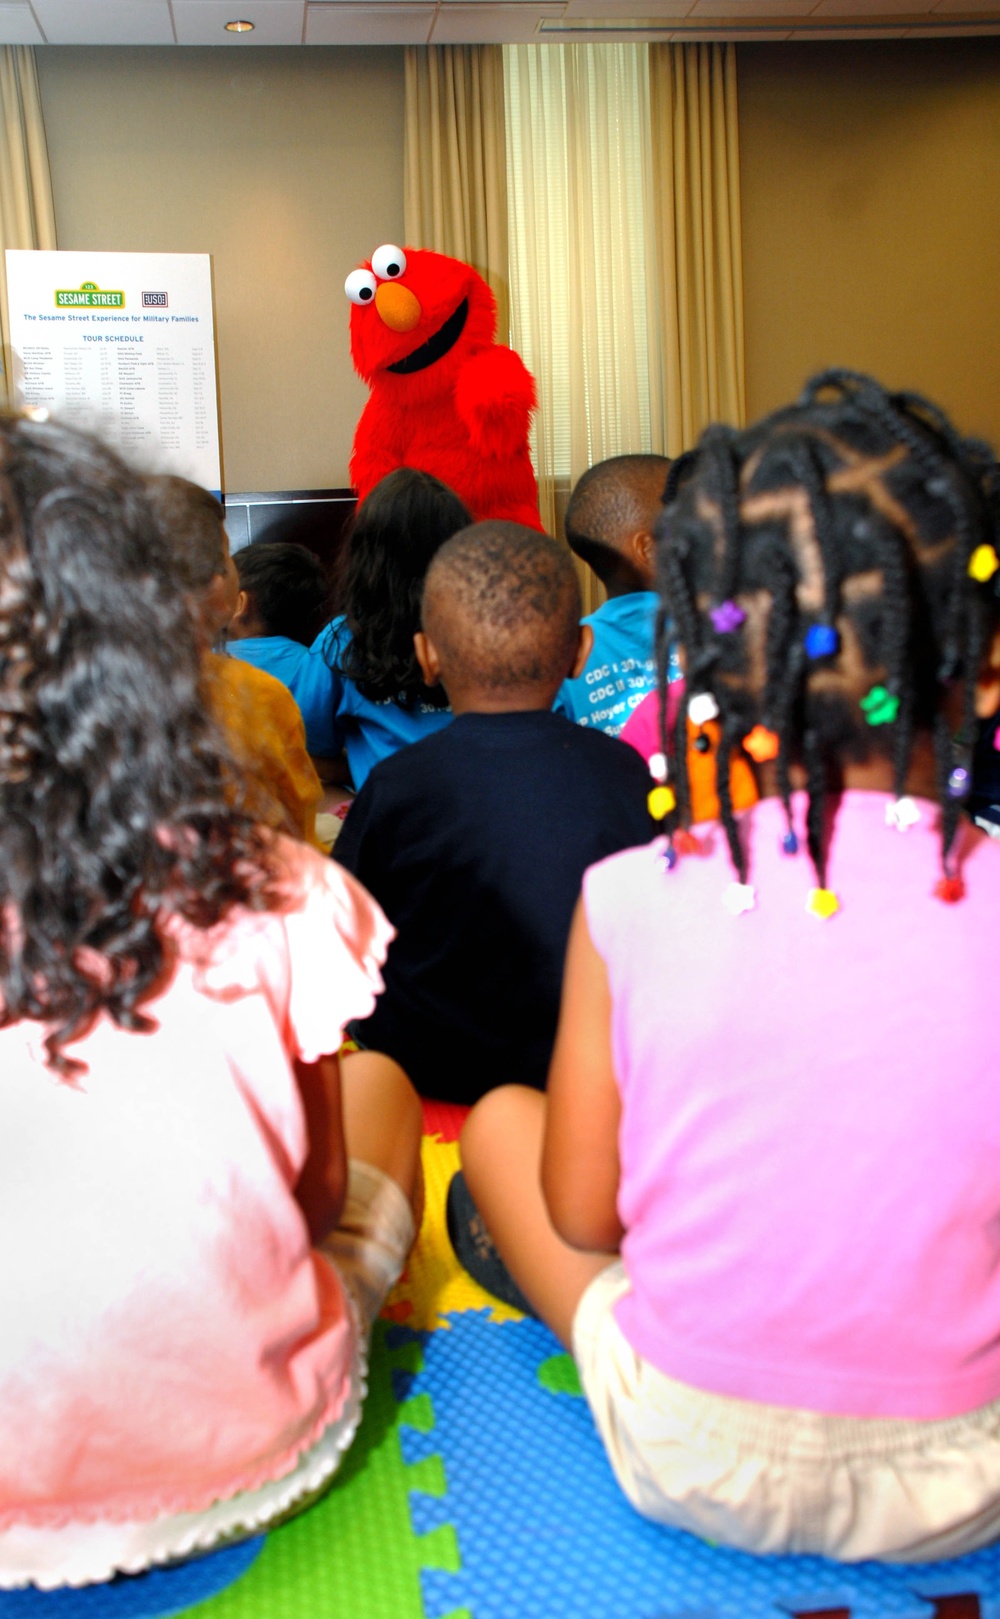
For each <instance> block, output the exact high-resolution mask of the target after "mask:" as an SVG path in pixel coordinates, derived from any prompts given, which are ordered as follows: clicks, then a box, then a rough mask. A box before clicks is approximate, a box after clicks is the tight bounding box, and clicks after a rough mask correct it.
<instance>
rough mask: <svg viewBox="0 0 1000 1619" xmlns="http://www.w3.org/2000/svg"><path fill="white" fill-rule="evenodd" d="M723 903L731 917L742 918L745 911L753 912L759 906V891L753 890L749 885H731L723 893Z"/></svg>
mask: <svg viewBox="0 0 1000 1619" xmlns="http://www.w3.org/2000/svg"><path fill="white" fill-rule="evenodd" d="M722 903H723V905H724V906H725V907H726V910H727V911H728V912H729V914H730V916H742V915H743V912H744V911H752V910H753V909H754V906H755V905H756V904H757V890H756V888H751V886H750V884H749V883H730V884H729V886H728V888H724V889H723V891H722Z"/></svg>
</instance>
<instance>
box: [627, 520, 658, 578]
mask: <svg viewBox="0 0 1000 1619" xmlns="http://www.w3.org/2000/svg"><path fill="white" fill-rule="evenodd" d="M628 549H629V552H630V553H631V558H632V562H633V564H634V566H635V569H636V572H637V573H640V574H641V575H642V577H643V579H644V580H646V582H647V585H648V588H649V589H650V590H652V588H653V558H654V556H655V553H656V541H655V540H654V538H653V536H652V534H651V533H650V532H649V529H648V528H640V529H636V531H635V533H634V534H631V535H630V536H629V540H628Z"/></svg>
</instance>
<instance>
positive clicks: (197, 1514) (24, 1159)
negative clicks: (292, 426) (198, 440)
mask: <svg viewBox="0 0 1000 1619" xmlns="http://www.w3.org/2000/svg"><path fill="white" fill-rule="evenodd" d="M201 681H202V661H201V658H200V643H199V636H198V632H197V630H196V626H195V622H194V615H193V612H192V610H191V608H190V606H189V604H188V602H187V600H186V598H185V596H184V594H183V592H182V590H181V588H180V583H179V580H178V578H177V576H176V573H175V570H174V568H173V565H172V559H171V556H170V549H169V533H168V532H167V531H165V530H164V529H163V528H161V526H160V525H159V524H158V523H157V521H156V520H155V519H154V516H153V513H152V511H151V508H150V505H149V501H148V498H147V492H146V489H145V487H144V485H143V482H142V480H140V479H139V478H137V477H135V476H134V475H133V474H132V473H130V472H129V470H128V469H127V468H126V467H125V466H124V465H123V464H122V463H121V462H120V461H119V460H118V459H117V458H116V457H115V456H113V455H111V454H110V453H109V452H107V451H106V450H104V449H102V448H101V447H100V446H99V445H98V444H97V443H96V442H95V441H94V440H93V439H90V438H88V437H85V436H83V435H81V434H78V433H74V432H71V431H69V430H66V429H62V428H60V427H57V426H55V425H52V424H49V423H42V422H34V421H28V420H23V419H13V418H3V419H0V1223H2V1227H3V1229H4V1230H5V1231H6V1232H7V1233H8V1235H9V1238H10V1240H8V1241H7V1242H5V1243H4V1244H3V1245H2V1249H0V1298H2V1299H3V1328H2V1331H0V1428H2V1431H3V1435H4V1440H3V1445H2V1447H0V1588H3V1587H15V1586H20V1585H26V1584H35V1585H38V1586H43V1587H52V1586H58V1585H63V1584H70V1585H79V1584H85V1583H88V1582H92V1581H99V1580H105V1579H108V1578H110V1577H111V1576H113V1575H114V1574H115V1573H117V1572H119V1571H128V1572H134V1571H136V1570H139V1569H142V1568H146V1567H149V1566H151V1565H153V1564H156V1563H161V1562H166V1561H169V1560H173V1559H176V1558H178V1557H183V1556H186V1555H189V1554H192V1553H195V1552H198V1551H202V1550H205V1549H207V1548H209V1547H210V1546H212V1545H214V1544H215V1543H217V1542H218V1541H220V1540H229V1539H232V1538H234V1537H236V1538H238V1537H240V1536H243V1535H247V1534H250V1533H253V1532H256V1530H258V1529H259V1528H260V1527H261V1526H262V1525H263V1524H266V1523H268V1522H270V1521H272V1520H274V1519H276V1518H278V1517H280V1516H282V1515H284V1514H286V1513H287V1512H289V1511H292V1510H295V1509H296V1508H297V1507H299V1506H301V1505H303V1504H304V1503H305V1502H306V1501H308V1500H309V1499H311V1498H312V1497H313V1496H314V1495H315V1493H316V1492H317V1491H318V1490H319V1489H320V1488H321V1487H322V1486H323V1485H324V1484H325V1483H326V1482H327V1481H328V1480H329V1479H330V1478H331V1477H332V1476H333V1474H334V1472H335V1471H336V1468H337V1466H338V1463H339V1461H340V1458H341V1456H342V1454H343V1451H344V1449H345V1448H346V1446H347V1445H348V1444H349V1443H350V1440H351V1437H352V1435H353V1433H354V1430H355V1427H356V1426H357V1422H358V1416H359V1408H360V1401H361V1396H362V1392H363V1387H364V1361H365V1352H366V1338H367V1329H368V1326H369V1325H370V1323H371V1320H372V1318H373V1316H374V1314H375V1313H377V1310H378V1308H379V1305H380V1301H381V1299H382V1297H383V1296H384V1293H385V1291H386V1290H387V1288H388V1287H389V1286H390V1285H391V1282H392V1280H393V1279H394V1277H395V1275H396V1274H397V1273H398V1271H399V1269H400V1268H401V1266H402V1263H403V1260H404V1258H405V1255H406V1252H407V1250H408V1248H409V1245H410V1242H411V1241H412V1237H413V1215H412V1209H411V1200H412V1198H413V1195H414V1192H415V1182H416V1175H417V1163H418V1153H419V1137H420V1112H419V1104H418V1102H417V1100H416V1097H415V1096H414V1093H413V1092H412V1091H411V1090H410V1087H409V1085H408V1084H407V1082H406V1081H405V1079H404V1078H403V1076H402V1074H401V1073H400V1072H398V1071H395V1072H388V1071H386V1070H385V1069H384V1068H383V1069H382V1070H381V1071H380V1073H379V1075H376V1076H372V1075H369V1074H367V1073H366V1064H367V1063H368V1058H367V1057H366V1055H365V1054H363V1053H361V1054H358V1055H357V1056H355V1057H351V1058H347V1059H346V1060H345V1061H344V1062H343V1063H342V1064H341V1063H339V1062H338V1059H337V1055H336V1053H337V1051H338V1049H339V1046H340V1044H341V1031H342V1028H343V1025H344V1023H345V1022H346V1021H347V1019H348V1018H350V1017H353V1016H358V1015H361V1016H364V1015H365V1014H366V1013H367V1012H369V1011H370V1010H371V1007H372V1005H373V1002H374V999H375V995H376V993H377V992H378V990H379V988H380V982H381V981H380V976H379V966H380V963H381V961H382V960H383V958H384V955H385V950H386V947H387V944H388V940H389V938H390V937H391V929H390V928H389V926H388V924H387V922H386V920H385V918H384V917H383V915H382V913H381V911H380V910H379V908H378V906H377V905H376V904H375V903H374V901H373V900H371V899H370V897H369V896H368V895H367V894H366V893H365V891H364V889H362V888H361V887H360V885H359V884H357V883H356V882H354V881H353V880H352V879H351V878H350V877H348V876H347V875H346V874H345V873H344V872H342V871H341V870H340V869H339V868H338V867H336V866H334V865H332V864H331V863H330V862H329V861H326V860H324V859H322V858H321V857H320V856H319V855H318V854H317V853H315V852H314V851H313V850H311V849H309V848H307V847H306V846H304V845H303V844H301V843H296V842H293V841H291V840H290V839H287V838H285V837H283V836H281V835H280V834H278V833H275V832H272V831H270V830H268V829H266V828H262V827H260V826H258V825H256V824H255V823H254V821H253V819H252V818H251V816H250V815H249V814H248V813H246V811H245V810H244V809H242V808H241V807H240V804H241V787H240V776H239V772H238V770H237V768H236V766H235V765H234V763H233V762H232V760H231V759H230V757H229V755H228V754H227V751H226V743H225V740H224V738H223V735H222V733H221V732H220V731H219V730H218V729H217V727H216V726H215V724H214V722H213V721H212V720H211V718H210V717H209V715H208V713H207V711H206V707H205V704H204V702H203V694H202V689H201Z"/></svg>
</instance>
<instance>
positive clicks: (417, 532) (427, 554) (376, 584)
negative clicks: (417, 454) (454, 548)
mask: <svg viewBox="0 0 1000 1619" xmlns="http://www.w3.org/2000/svg"><path fill="white" fill-rule="evenodd" d="M471 521H472V518H471V517H470V515H469V513H468V511H467V510H466V508H465V507H464V506H463V505H462V502H461V501H460V500H459V498H458V496H457V495H456V494H455V493H454V492H453V491H452V490H451V489H449V488H448V487H447V485H446V484H443V483H441V482H440V481H439V480H438V479H437V478H432V477H431V475H430V473H429V472H418V471H417V470H416V468H414V467H397V469H396V471H395V472H390V473H389V475H388V477H386V478H383V479H382V481H381V483H378V484H376V485H375V488H374V489H373V490H372V492H371V494H370V495H369V496H368V497H367V499H366V500H363V501H362V502H361V505H360V506H359V507H358V509H357V511H356V512H355V514H354V518H353V520H352V522H351V526H350V531H349V543H348V549H347V566H346V570H345V574H344V613H345V616H346V619H347V627H348V629H349V630H350V632H351V641H350V642H349V644H348V646H347V647H346V648H345V650H344V653H343V655H342V657H341V659H340V661H339V663H338V664H337V668H338V670H339V672H340V673H341V674H343V675H346V676H347V677H348V679H350V680H353V681H354V682H355V683H356V685H357V687H358V690H359V691H360V692H361V693H362V695H363V696H364V697H367V698H369V699H370V700H371V701H373V702H384V701H385V700H386V699H389V700H390V701H393V702H396V703H399V704H400V706H401V707H403V708H414V707H415V706H416V705H417V703H426V704H430V705H432V706H434V707H437V708H445V707H447V704H448V698H447V696H446V695H445V693H444V692H443V690H442V689H441V687H440V686H434V687H429V686H425V684H424V681H423V677H422V675H421V673H420V665H419V664H418V663H417V659H416V654H415V652H414V650H413V637H414V635H415V634H416V632H417V630H419V628H420V596H421V592H422V590H423V587H424V577H425V575H426V573H427V569H428V567H429V565H430V561H431V558H432V557H433V556H434V554H435V552H436V551H437V550H438V548H439V547H440V546H442V545H443V544H444V542H445V540H447V539H450V538H451V536H452V534H457V533H458V530H459V529H460V528H465V527H466V526H467V525H468V524H469V523H471Z"/></svg>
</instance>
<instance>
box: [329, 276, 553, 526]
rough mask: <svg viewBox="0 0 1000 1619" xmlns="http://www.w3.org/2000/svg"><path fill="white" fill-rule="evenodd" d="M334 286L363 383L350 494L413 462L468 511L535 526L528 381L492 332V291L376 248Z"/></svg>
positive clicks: (362, 492) (475, 279)
mask: <svg viewBox="0 0 1000 1619" xmlns="http://www.w3.org/2000/svg"><path fill="white" fill-rule="evenodd" d="M344 290H345V291H346V293H347V296H348V297H349V298H350V300H351V302H352V303H353V305H354V308H353V309H352V310H351V358H352V359H353V361H354V368H355V370H356V371H357V373H358V375H359V376H360V377H363V378H364V380H365V382H367V383H368V384H369V385H370V387H371V398H370V399H369V401H368V403H367V405H366V406H365V408H364V410H363V411H362V413H361V420H360V421H359V422H358V426H357V431H356V432H355V434H354V449H353V452H352V455H351V482H352V484H353V485H354V487H355V489H356V490H357V491H358V498H359V499H360V500H364V498H365V496H366V495H367V494H368V492H369V490H371V489H372V488H373V487H374V486H375V484H377V483H378V482H379V480H380V479H382V478H384V477H385V476H386V474H387V473H389V472H392V471H393V470H394V468H396V467H400V466H407V467H418V468H420V470H421V471H423V472H430V473H433V475H434V476H435V478H440V479H441V482H442V483H446V484H448V486H449V487H450V488H451V489H454V491H455V493H456V494H457V495H458V496H459V497H460V498H461V499H462V500H463V501H464V502H465V504H466V506H468V508H469V510H470V511H471V513H472V515H473V517H474V518H476V519H477V520H478V519H481V518H484V517H503V518H508V519H509V520H510V521H512V522H515V523H526V524H528V525H529V526H530V527H531V528H541V526H542V524H541V521H540V519H539V516H538V488H537V485H536V483H535V475H534V472H533V471H532V468H531V461H530V458H529V456H528V426H529V423H530V419H531V412H532V411H533V410H534V408H535V404H536V399H535V384H534V379H533V378H532V377H531V375H530V373H529V372H528V371H527V370H526V368H525V366H524V363H523V361H522V360H521V359H520V357H519V356H518V355H517V354H515V353H514V352H513V350H512V349H509V348H504V347H503V345H502V344H499V343H495V342H494V341H493V339H494V338H495V336H496V324H497V311H496V299H495V298H494V296H493V294H492V292H491V291H490V289H489V287H488V286H487V285H486V282H485V281H484V280H483V278H482V276H480V275H477V274H476V271H475V270H473V269H472V267H471V266H470V265H468V264H462V263H460V262H459V260H458V259H449V258H446V257H445V256H444V254H442V253H430V252H427V251H424V250H422V249H415V248H407V249H406V250H405V252H403V251H402V250H401V249H400V248H398V247H392V246H389V245H387V246H384V247H380V248H378V249H377V250H376V251H375V252H374V253H373V254H372V257H371V261H370V263H369V264H366V265H365V266H364V267H363V268H361V269H358V270H353V271H352V272H351V274H350V275H349V276H348V278H347V281H346V284H345V289H344Z"/></svg>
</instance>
